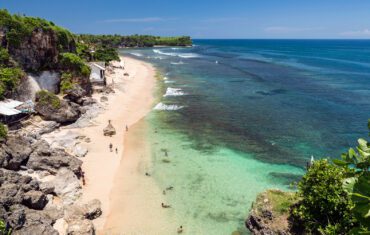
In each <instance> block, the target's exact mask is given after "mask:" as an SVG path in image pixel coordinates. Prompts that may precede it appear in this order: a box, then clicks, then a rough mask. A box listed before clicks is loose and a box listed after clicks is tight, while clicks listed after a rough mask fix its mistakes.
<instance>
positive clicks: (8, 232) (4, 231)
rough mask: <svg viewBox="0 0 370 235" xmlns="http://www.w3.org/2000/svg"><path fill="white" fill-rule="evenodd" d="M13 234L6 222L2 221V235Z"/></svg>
mask: <svg viewBox="0 0 370 235" xmlns="http://www.w3.org/2000/svg"><path fill="white" fill-rule="evenodd" d="M11 233H12V231H11V230H7V229H6V224H5V222H4V221H2V220H0V235H10V234H11Z"/></svg>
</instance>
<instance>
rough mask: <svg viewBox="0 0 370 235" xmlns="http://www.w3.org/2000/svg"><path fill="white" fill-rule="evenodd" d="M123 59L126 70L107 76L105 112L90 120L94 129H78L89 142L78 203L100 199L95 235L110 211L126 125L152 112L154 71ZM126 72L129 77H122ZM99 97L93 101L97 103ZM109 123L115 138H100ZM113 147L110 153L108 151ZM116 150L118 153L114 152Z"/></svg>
mask: <svg viewBox="0 0 370 235" xmlns="http://www.w3.org/2000/svg"><path fill="white" fill-rule="evenodd" d="M120 58H121V60H124V63H125V69H120V68H115V69H114V72H113V74H110V75H107V83H108V84H111V83H112V82H113V83H114V86H115V93H113V94H108V95H106V96H107V97H108V101H107V102H106V104H105V107H104V108H105V110H104V111H103V112H102V113H101V114H99V115H98V116H97V117H96V118H94V119H93V122H94V123H96V125H94V126H89V127H83V128H78V129H77V130H78V133H79V134H80V135H84V136H87V137H89V138H90V139H91V142H90V143H89V144H87V145H86V147H87V149H88V150H89V152H88V153H87V155H86V156H85V157H84V158H83V159H82V160H83V165H82V169H83V171H84V172H85V178H86V185H85V186H84V187H83V189H82V192H83V193H82V197H81V198H80V201H81V202H88V201H89V200H92V199H99V200H100V201H101V204H102V211H103V214H102V216H101V217H99V218H98V219H96V220H94V221H93V222H94V225H95V229H96V232H97V234H102V233H103V232H104V230H103V227H104V224H105V223H106V219H107V217H108V215H109V214H110V210H111V200H110V196H111V191H112V189H113V186H114V184H113V182H114V181H115V179H116V173H117V170H118V169H119V167H120V165H121V161H122V159H124V156H123V153H124V151H125V149H126V145H124V140H125V137H126V133H127V132H126V130H125V127H126V125H127V126H128V128H129V131H130V128H131V127H132V125H134V124H135V123H137V122H138V121H140V120H141V119H142V118H144V117H145V116H146V115H147V114H148V113H149V112H150V111H151V109H152V106H153V102H154V88H155V83H156V79H155V69H154V67H153V66H152V65H151V64H149V63H145V62H143V61H140V60H136V59H133V58H130V57H125V56H120ZM124 73H129V76H123V74H124ZM101 96H102V95H101V94H94V95H93V98H96V99H97V100H100V97H101ZM108 120H111V122H112V125H113V126H114V128H115V129H116V135H114V136H112V137H107V136H103V129H104V128H105V127H106V126H107V124H108ZM109 144H112V145H113V152H110V151H109ZM116 148H117V149H118V151H117V153H116V152H115V149H116Z"/></svg>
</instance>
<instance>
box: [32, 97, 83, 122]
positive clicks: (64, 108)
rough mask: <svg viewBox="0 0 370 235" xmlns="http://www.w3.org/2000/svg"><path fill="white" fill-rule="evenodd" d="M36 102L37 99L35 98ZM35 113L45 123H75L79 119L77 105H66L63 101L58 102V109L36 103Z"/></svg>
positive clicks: (50, 105)
mask: <svg viewBox="0 0 370 235" xmlns="http://www.w3.org/2000/svg"><path fill="white" fill-rule="evenodd" d="M36 101H38V99H37V98H36ZM35 111H36V112H37V113H38V114H40V115H41V116H42V117H43V119H45V120H47V121H56V122H58V123H61V124H65V123H71V122H75V121H76V120H77V119H78V118H79V117H80V115H81V114H80V111H79V109H78V105H77V106H76V105H75V104H73V103H68V102H67V101H65V100H60V105H59V107H54V106H53V105H52V104H45V103H40V102H37V103H36V105H35Z"/></svg>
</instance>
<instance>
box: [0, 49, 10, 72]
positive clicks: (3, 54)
mask: <svg viewBox="0 0 370 235" xmlns="http://www.w3.org/2000/svg"><path fill="white" fill-rule="evenodd" d="M9 58H10V56H9V53H8V50H6V49H5V48H2V47H0V67H3V66H5V65H7V64H8V63H9Z"/></svg>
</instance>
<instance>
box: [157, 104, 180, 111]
mask: <svg viewBox="0 0 370 235" xmlns="http://www.w3.org/2000/svg"><path fill="white" fill-rule="evenodd" d="M183 107H184V106H179V105H176V104H163V103H162V102H160V103H158V104H157V105H156V106H155V107H154V110H167V111H174V110H179V109H182V108H183Z"/></svg>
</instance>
